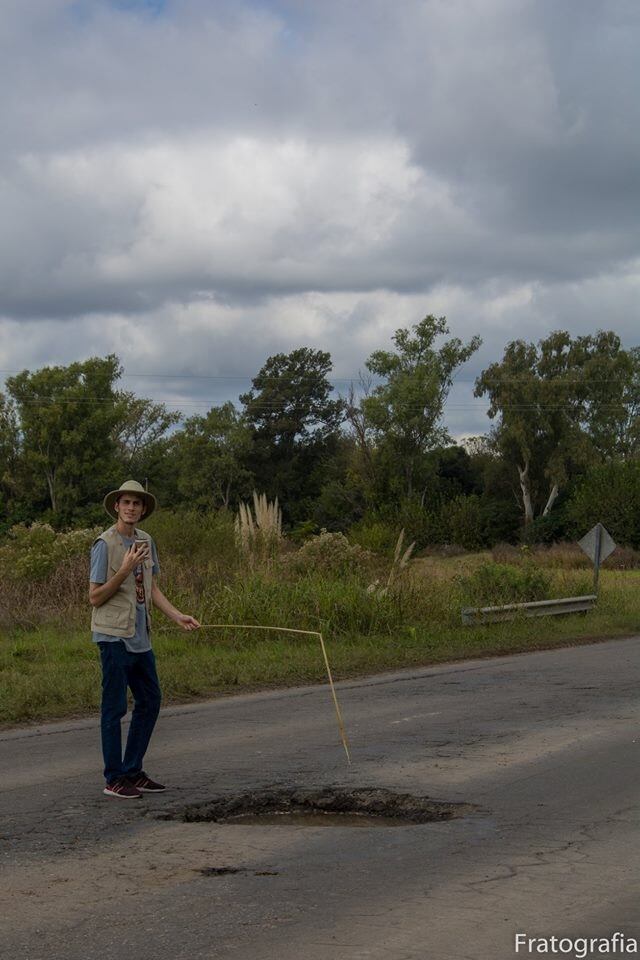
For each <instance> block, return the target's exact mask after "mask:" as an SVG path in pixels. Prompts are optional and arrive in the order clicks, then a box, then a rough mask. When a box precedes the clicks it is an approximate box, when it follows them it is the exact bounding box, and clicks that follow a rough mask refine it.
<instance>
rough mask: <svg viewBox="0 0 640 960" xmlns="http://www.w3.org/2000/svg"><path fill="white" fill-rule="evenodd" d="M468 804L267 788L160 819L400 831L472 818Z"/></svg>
mask: <svg viewBox="0 0 640 960" xmlns="http://www.w3.org/2000/svg"><path fill="white" fill-rule="evenodd" d="M474 809H475V808H474V807H473V806H472V805H471V804H468V803H449V802H447V801H444V800H432V799H431V798H430V797H415V796H413V795H412V794H409V793H394V792H393V791H392V790H385V789H382V788H362V789H359V790H347V789H341V788H333V787H326V788H323V789H315V790H305V789H300V788H297V787H293V788H290V789H287V788H280V789H269V790H262V791H252V792H248V793H242V794H235V795H229V794H227V795H223V796H218V797H212V798H211V799H210V800H206V801H204V802H203V803H198V804H190V805H189V806H187V807H183V808H182V809H179V810H173V811H169V812H165V813H163V814H161V815H160V816H161V818H162V819H165V820H182V821H183V822H185V823H194V822H203V821H204V822H211V823H224V824H241V825H243V826H245V825H246V826H250V825H261V826H262V825H265V826H266V825H276V826H292V825H293V826H300V827H400V826H410V825H411V824H417V823H432V822H433V821H438V820H452V819H454V818H456V817H463V816H465V815H466V814H468V813H471V812H472V811H473V810H474Z"/></svg>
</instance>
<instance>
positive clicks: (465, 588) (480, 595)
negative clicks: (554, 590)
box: [457, 563, 552, 606]
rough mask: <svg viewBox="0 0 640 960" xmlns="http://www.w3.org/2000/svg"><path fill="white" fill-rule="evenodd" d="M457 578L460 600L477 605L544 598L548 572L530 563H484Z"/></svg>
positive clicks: (547, 593)
mask: <svg viewBox="0 0 640 960" xmlns="http://www.w3.org/2000/svg"><path fill="white" fill-rule="evenodd" d="M457 581H458V584H459V586H460V589H461V592H462V595H463V597H464V600H465V601H466V602H468V603H471V604H474V605H477V606H499V605H501V604H504V603H521V602H522V603H526V602H530V601H533V600H547V599H548V598H549V597H550V595H551V585H552V580H551V577H550V575H549V574H548V573H547V572H546V571H544V570H541V569H540V568H539V567H536V566H534V565H533V564H531V563H529V564H525V565H524V566H521V567H517V566H512V565H511V564H506V563H484V564H482V565H481V566H480V567H477V568H476V569H475V570H474V571H473V572H472V573H470V574H468V575H467V576H464V577H458V578H457Z"/></svg>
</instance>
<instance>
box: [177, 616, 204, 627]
mask: <svg viewBox="0 0 640 960" xmlns="http://www.w3.org/2000/svg"><path fill="white" fill-rule="evenodd" d="M174 619H175V621H176V623H177V624H179V625H180V626H181V627H182V629H183V630H197V629H198V627H199V626H200V624H199V623H198V621H197V620H196V618H195V617H190V616H188V614H186V613H179V614H178V615H177V616H176V617H175V618H174Z"/></svg>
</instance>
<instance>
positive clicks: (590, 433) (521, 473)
mask: <svg viewBox="0 0 640 960" xmlns="http://www.w3.org/2000/svg"><path fill="white" fill-rule="evenodd" d="M634 371H636V372H634ZM637 377H638V374H637V360H635V359H634V356H633V354H629V353H627V352H626V351H624V350H622V348H621V346H620V340H619V338H618V337H617V336H616V334H614V333H612V332H605V331H599V332H598V333H597V334H596V335H595V336H582V337H577V338H576V339H575V340H573V339H572V338H571V336H570V335H569V333H567V332H566V331H564V330H560V331H555V332H554V333H551V334H550V335H549V336H548V337H546V338H545V339H543V340H540V341H539V343H538V344H537V346H536V345H535V344H532V343H526V342H525V341H523V340H514V341H512V342H511V343H509V344H507V347H506V348H505V351H504V355H503V358H502V360H501V361H500V362H497V363H493V364H491V365H490V366H489V367H488V368H487V369H486V370H484V371H483V372H482V374H481V375H480V376H479V377H478V379H477V380H476V388H475V395H476V396H484V395H485V394H486V395H488V397H489V411H488V413H489V417H491V418H492V419H493V418H497V419H498V424H497V426H496V428H495V430H494V431H493V440H494V442H495V444H496V446H497V448H498V449H499V450H500V452H501V454H502V456H503V457H504V458H505V460H506V461H507V462H508V463H509V464H511V465H512V466H513V467H515V469H516V470H517V473H518V479H519V485H520V493H521V500H522V509H523V515H524V521H525V525H528V524H530V523H532V522H533V520H534V517H535V516H536V515H540V516H542V517H546V516H548V514H549V512H550V511H551V509H552V507H553V505H554V503H555V502H556V500H557V498H558V496H559V494H560V492H561V490H562V489H563V488H565V487H566V485H567V483H568V481H569V480H570V479H571V477H572V476H575V475H577V473H579V472H580V471H583V470H584V469H585V468H586V466H587V465H588V464H589V463H591V462H594V461H596V460H597V459H598V458H602V457H607V456H616V455H619V454H621V453H623V452H628V451H629V450H631V449H633V445H634V443H636V442H637V441H636V440H635V439H634V436H635V434H637V425H636V424H635V423H634V422H633V416H632V409H633V408H632V402H633V401H634V398H635V402H636V403H637V402H638V396H637V386H636V384H637ZM634 378H636V379H634ZM636 409H637V407H636Z"/></svg>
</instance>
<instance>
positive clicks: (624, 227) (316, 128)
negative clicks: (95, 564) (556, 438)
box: [0, 0, 640, 432]
mask: <svg viewBox="0 0 640 960" xmlns="http://www.w3.org/2000/svg"><path fill="white" fill-rule="evenodd" d="M130 6H133V9H130V10H126V11H125V10H123V9H121V8H120V9H119V8H118V5H117V4H114V3H109V2H107V0H79V2H78V0H75V2H71V0H30V2H29V3H23V2H20V3H18V2H17V0H5V2H4V3H3V16H2V18H1V20H0V64H1V66H0V80H4V84H3V87H4V89H5V90H11V96H5V97H4V98H2V100H1V101H0V143H1V144H2V148H1V150H0V317H2V319H0V360H1V363H2V367H3V368H5V369H16V368H18V367H22V366H25V365H28V366H37V365H40V364H42V363H46V362H68V361H69V360H71V359H75V358H80V357H82V356H87V355H89V354H96V353H106V352H108V351H110V350H114V351H115V352H117V353H118V354H119V355H121V356H122V359H123V360H124V362H125V364H126V366H127V367H128V368H131V366H132V365H133V366H137V367H138V369H139V372H145V371H146V372H147V373H151V372H154V371H155V372H158V373H161V372H177V373H186V372H189V371H191V372H192V373H198V372H199V373H218V374H221V373H223V372H224V373H226V372H229V375H233V376H238V377H245V378H246V377H249V376H251V375H252V374H254V373H255V372H256V371H257V369H258V368H259V366H260V365H261V364H262V363H263V362H264V360H265V358H266V357H267V356H268V355H269V354H270V353H273V352H276V351H277V350H287V349H293V348H294V347H296V346H299V345H301V343H303V342H304V343H308V344H310V345H313V346H318V347H322V348H324V349H329V350H330V351H331V353H332V355H333V357H334V361H335V364H336V375H337V376H348V375H351V374H354V373H357V370H358V369H359V368H361V367H362V365H363V363H364V360H365V359H366V357H367V355H368V354H369V353H370V352H371V351H372V350H373V349H376V348H378V347H384V346H385V345H388V344H389V342H390V340H389V338H390V336H391V334H392V332H393V331H394V330H395V329H396V328H397V327H398V326H402V325H405V326H406V325H409V324H411V323H413V322H415V321H417V320H419V319H420V318H421V317H422V316H424V315H425V314H426V313H428V312H431V313H435V314H446V315H447V317H448V319H449V322H450V325H451V327H452V332H453V333H454V334H455V335H458V336H461V337H462V338H468V337H469V336H471V335H472V334H473V333H475V332H480V333H482V335H483V336H484V338H485V346H484V347H483V349H482V351H481V352H480V353H479V354H478V356H477V357H476V358H475V359H474V360H473V361H472V363H471V364H470V365H469V369H470V373H469V377H471V378H472V377H473V375H475V373H476V372H477V371H478V369H479V368H480V366H481V365H482V364H483V363H485V362H488V361H489V360H491V359H494V358H495V357H496V356H497V355H499V354H500V353H501V351H502V348H503V346H504V343H505V342H506V340H507V339H510V338H512V337H514V336H522V337H524V338H526V339H533V340H535V339H538V338H539V337H540V336H543V335H544V334H545V333H546V332H548V331H549V330H551V329H555V328H558V327H566V328H567V329H570V330H571V331H572V332H574V333H578V332H588V331H590V330H595V329H597V328H598V327H607V328H609V327H613V328H614V329H616V330H618V331H619V332H620V333H621V335H622V336H623V337H624V339H625V340H626V342H628V343H637V342H638V327H637V322H636V320H635V313H636V311H637V306H636V304H637V293H638V264H637V259H636V258H637V251H638V234H637V209H638V195H639V194H640V117H639V116H638V113H639V107H638V100H637V97H636V95H635V91H636V90H637V88H638V82H639V79H640V78H639V77H638V73H639V68H638V62H637V56H636V50H637V41H638V35H639V34H640V9H639V8H638V6H637V4H635V3H631V2H630V0H621V2H619V3H616V4H596V3H585V2H584V0H566V2H563V3H562V4H558V3H557V2H555V0H553V2H552V0H447V2H443V0H398V2H397V3H394V4H389V3H388V2H387V0H355V2H353V3H348V4H345V3H344V2H343V0H323V3H322V4H318V3H316V2H315V0H295V2H293V0H271V2H270V0H260V2H259V3H258V2H255V0H254V2H249V0H181V2H180V3H167V4H165V6H164V9H163V10H161V11H160V12H159V14H158V15H152V14H153V12H152V11H150V10H149V9H145V4H143V3H140V4H137V5H130ZM149 382H151V381H149ZM144 383H145V381H141V382H140V384H139V385H137V386H140V388H141V389H142V387H143V384H144ZM154 385H155V386H156V387H158V390H157V391H156V393H162V391H163V390H164V391H165V392H167V391H168V392H169V393H170V394H171V397H172V399H176V400H178V399H182V401H183V402H185V403H186V400H187V399H188V398H192V399H193V400H196V399H201V398H202V399H206V397H205V394H203V393H202V390H203V389H210V386H211V385H210V384H209V386H207V384H206V383H205V384H204V385H203V384H201V383H200V381H197V382H196V381H192V382H189V381H185V382H182V383H181V382H178V381H171V382H170V383H168V382H167V383H165V384H164V387H163V386H162V385H161V381H154ZM465 389H467V388H465ZM216 390H217V392H218V394H220V396H221V395H222V393H223V392H224V391H223V381H220V382H219V383H218V385H217V386H216ZM234 390H235V385H234ZM236 395H237V390H236ZM453 400H454V398H453V397H452V402H451V411H450V416H452V417H454V414H455V416H458V415H459V420H460V424H456V429H457V432H465V429H466V427H465V424H464V422H463V421H464V417H468V419H469V422H470V423H471V421H473V423H474V424H475V423H476V422H480V421H479V420H478V415H477V413H476V411H477V409H478V408H477V404H476V403H475V401H474V402H470V401H468V399H467V400H464V402H463V400H460V401H459V404H458V409H457V412H456V409H455V407H456V405H455V404H454V402H453ZM458 426H459V429H458ZM476 429H477V427H476V426H473V425H471V426H469V428H468V429H466V432H474V431H475V430H476Z"/></svg>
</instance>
